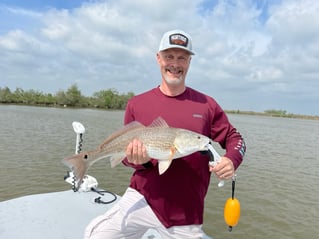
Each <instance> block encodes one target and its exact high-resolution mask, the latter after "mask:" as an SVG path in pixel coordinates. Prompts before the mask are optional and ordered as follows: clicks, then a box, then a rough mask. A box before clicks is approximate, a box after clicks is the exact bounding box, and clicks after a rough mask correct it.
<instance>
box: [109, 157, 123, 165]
mask: <svg viewBox="0 0 319 239" xmlns="http://www.w3.org/2000/svg"><path fill="white" fill-rule="evenodd" d="M124 157H125V155H123V154H114V155H112V157H109V158H110V163H111V167H112V168H114V167H115V166H116V165H118V164H120V163H121V162H122V160H123V159H124Z"/></svg>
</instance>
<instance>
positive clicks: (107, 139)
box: [98, 121, 145, 150]
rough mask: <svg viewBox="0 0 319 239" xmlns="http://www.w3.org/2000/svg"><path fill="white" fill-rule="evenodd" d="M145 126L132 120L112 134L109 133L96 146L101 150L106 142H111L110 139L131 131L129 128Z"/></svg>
mask: <svg viewBox="0 0 319 239" xmlns="http://www.w3.org/2000/svg"><path fill="white" fill-rule="evenodd" d="M144 127H145V126H144V125H143V124H141V123H140V122H137V121H132V122H131V123H129V124H127V125H125V126H123V127H122V128H121V129H119V130H117V131H115V132H114V133H113V134H111V135H110V136H109V137H107V138H106V139H105V140H104V142H103V143H102V144H100V146H99V147H98V150H101V149H103V148H104V146H105V145H106V144H108V143H109V142H111V141H112V140H114V139H115V138H117V137H119V136H121V135H123V134H125V133H127V132H129V131H131V130H135V129H138V128H144Z"/></svg>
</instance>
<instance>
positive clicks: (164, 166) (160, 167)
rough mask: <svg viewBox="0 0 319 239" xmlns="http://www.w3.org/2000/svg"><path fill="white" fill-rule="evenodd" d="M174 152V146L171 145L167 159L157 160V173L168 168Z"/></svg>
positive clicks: (161, 172)
mask: <svg viewBox="0 0 319 239" xmlns="http://www.w3.org/2000/svg"><path fill="white" fill-rule="evenodd" d="M175 152H176V148H175V147H173V148H171V152H170V157H169V159H168V160H165V161H164V160H161V161H159V163H158V171H159V174H160V175H161V174H163V173H164V172H165V171H166V170H167V169H168V168H169V166H170V165H171V163H172V160H173V158H174V155H175Z"/></svg>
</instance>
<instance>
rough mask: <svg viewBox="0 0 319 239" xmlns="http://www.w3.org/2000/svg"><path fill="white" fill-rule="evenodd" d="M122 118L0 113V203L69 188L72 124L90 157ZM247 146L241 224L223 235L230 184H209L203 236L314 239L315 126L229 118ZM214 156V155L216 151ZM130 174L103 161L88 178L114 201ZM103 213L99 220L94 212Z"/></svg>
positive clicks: (34, 110)
mask: <svg viewBox="0 0 319 239" xmlns="http://www.w3.org/2000/svg"><path fill="white" fill-rule="evenodd" d="M123 114H124V112H123V111H101V110H91V109H67V108H66V109H55V108H41V107H26V106H7V105H0V137H1V143H0V176H1V179H0V201H3V200H8V199H11V198H15V197H19V196H24V195H29V194H36V193H46V192H52V191H61V190H67V189H69V188H70V186H69V185H68V184H66V183H65V182H64V181H63V176H64V175H65V174H66V171H67V168H66V167H65V166H64V165H63V164H62V163H61V159H62V158H64V157H65V156H69V155H72V154H73V153H74V150H75V136H76V135H75V133H74V132H73V129H72V125H71V124H72V122H73V121H80V122H81V123H82V124H83V125H84V126H85V128H86V133H85V135H84V143H83V149H84V150H88V149H93V148H95V147H96V146H97V145H99V144H100V143H101V142H102V141H103V140H104V139H105V137H106V136H107V135H109V134H110V133H111V132H113V131H114V130H116V129H118V128H119V127H121V125H122V122H123ZM229 119H230V121H231V122H232V123H233V124H234V125H235V126H236V127H237V129H238V130H239V131H240V132H241V133H242V134H243V136H244V137H245V140H246V144H247V148H248V151H247V154H246V158H245V161H244V163H243V164H242V165H241V167H240V169H239V170H238V172H237V175H238V178H237V183H236V193H235V196H236V197H237V198H238V199H239V200H240V202H241V210H242V211H241V218H240V222H239V224H238V226H236V227H235V228H234V229H233V232H228V231H227V227H226V225H225V223H224V219H223V207H224V203H225V201H226V199H227V198H228V197H230V196H231V183H229V182H228V183H227V182H226V185H225V186H224V187H223V188H218V187H217V180H216V178H214V177H213V176H212V183H211V186H210V189H209V192H208V195H207V198H206V206H205V224H204V229H205V231H206V233H207V234H208V235H210V236H213V237H214V239H221V238H236V239H255V238H267V239H268V238H274V239H275V238H278V239H279V238H280V239H288V238H289V239H291V238H307V239H308V238H311V239H312V238H317V237H318V234H319V227H318V221H319V220H318V219H319V202H318V196H319V187H318V180H319V156H318V155H319V149H318V145H319V121H313V120H301V119H284V118H271V117H261V116H245V115H229ZM219 151H220V153H222V151H221V150H219ZM131 173H132V170H131V169H129V168H126V167H124V166H118V167H116V168H114V169H111V168H110V165H109V164H108V163H107V161H106V160H101V161H100V162H98V163H96V164H95V165H94V166H93V167H92V168H91V169H90V170H89V174H90V175H92V176H94V177H96V178H97V180H98V181H99V186H100V187H101V188H105V189H108V190H111V191H113V192H115V193H117V194H122V193H123V192H124V191H125V189H126V187H127V185H128V183H129V178H130V175H131ZM101 213H103V212H101Z"/></svg>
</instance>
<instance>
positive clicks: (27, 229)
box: [0, 122, 211, 239]
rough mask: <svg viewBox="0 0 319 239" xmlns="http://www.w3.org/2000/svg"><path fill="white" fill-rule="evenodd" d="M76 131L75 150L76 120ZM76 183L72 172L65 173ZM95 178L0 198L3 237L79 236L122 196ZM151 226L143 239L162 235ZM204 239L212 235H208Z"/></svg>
mask: <svg viewBox="0 0 319 239" xmlns="http://www.w3.org/2000/svg"><path fill="white" fill-rule="evenodd" d="M73 128H74V131H75V132H76V133H77V140H76V153H79V152H80V150H81V139H82V135H83V133H84V131H85V129H84V127H83V125H81V124H80V123H78V122H74V123H73ZM65 180H66V182H68V183H70V184H72V187H73V188H75V186H76V185H74V183H73V175H72V173H69V175H68V176H66V177H65ZM97 185H98V183H97V181H96V179H95V178H93V177H91V176H88V175H86V177H85V179H84V183H83V184H82V185H81V187H80V188H79V190H77V191H76V192H75V190H68V191H62V192H52V193H45V194H36V195H29V196H24V197H20V198H15V199H11V200H7V201H3V202H0V238H3V239H25V238H33V239H42V238H46V239H79V238H83V235H84V229H85V227H86V226H87V225H88V223H89V222H90V221H91V220H92V219H93V218H95V217H97V216H99V215H101V214H103V213H104V212H106V211H107V210H108V209H110V208H111V207H112V206H113V205H114V204H115V203H116V202H117V201H118V200H119V199H120V197H119V196H118V195H115V194H113V193H112V192H108V191H104V190H99V189H98V188H97ZM160 238H161V236H160V235H159V234H158V233H157V232H156V231H155V230H153V229H149V230H148V231H147V232H146V233H145V234H144V236H143V237H142V239H160ZM204 239H211V237H208V236H206V237H205V238H204Z"/></svg>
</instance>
